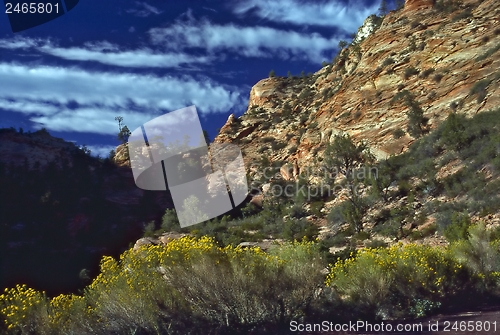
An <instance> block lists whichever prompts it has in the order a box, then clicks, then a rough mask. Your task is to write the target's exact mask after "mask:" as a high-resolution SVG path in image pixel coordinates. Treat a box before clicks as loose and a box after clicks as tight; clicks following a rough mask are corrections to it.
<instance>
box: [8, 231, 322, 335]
mask: <svg viewBox="0 0 500 335" xmlns="http://www.w3.org/2000/svg"><path fill="white" fill-rule="evenodd" d="M322 268H324V264H323V261H322V259H321V257H320V253H319V252H318V249H317V244H316V243H313V242H300V243H299V242H294V243H287V244H282V245H279V246H276V247H275V248H274V249H273V250H271V251H269V252H268V253H265V252H263V251H262V250H261V249H260V248H249V249H243V248H240V247H233V246H227V247H220V246H218V245H217V244H216V243H215V242H214V240H213V239H212V238H208V237H202V238H200V239H195V238H192V237H184V238H181V239H178V240H173V241H171V242H169V243H168V244H167V245H166V246H143V247H141V248H140V249H139V250H135V251H134V250H128V251H126V252H125V253H123V254H122V255H121V256H120V259H119V260H115V259H114V258H112V257H104V258H103V259H102V261H101V264H100V274H99V275H98V276H97V277H96V278H95V279H94V280H93V282H92V283H91V284H90V285H89V286H88V287H87V288H86V289H85V291H84V293H83V295H81V296H78V295H60V296H57V297H54V298H52V299H48V298H47V297H46V296H45V294H44V293H40V292H37V291H35V290H33V289H29V288H27V287H25V286H18V287H16V288H13V289H10V290H9V289H8V290H6V291H5V293H4V294H3V295H2V296H1V297H0V306H1V310H0V312H1V313H2V314H3V316H4V322H5V327H6V331H8V332H11V333H13V334H18V333H21V334H31V333H37V334H86V333H92V334H111V333H113V334H114V333H116V334H121V333H136V334H139V333H148V334H149V333H153V334H156V333H165V334H169V333H183V334H184V333H188V332H193V331H194V332H196V329H197V331H203V330H204V329H206V327H210V328H212V329H216V330H217V331H219V332H223V331H224V329H226V330H234V331H238V330H239V331H241V332H243V333H245V332H247V331H249V330H251V329H256V328H260V329H268V328H269V329H270V328H272V327H275V325H277V324H280V323H282V324H284V323H285V322H286V321H287V320H291V319H292V318H300V317H302V316H303V315H304V314H305V311H306V309H308V308H311V306H312V305H314V301H315V299H317V298H318V289H319V288H320V287H321V286H322V284H321V283H322V280H323V278H324V275H322V274H321V269H322ZM188 330H189V331H188Z"/></svg>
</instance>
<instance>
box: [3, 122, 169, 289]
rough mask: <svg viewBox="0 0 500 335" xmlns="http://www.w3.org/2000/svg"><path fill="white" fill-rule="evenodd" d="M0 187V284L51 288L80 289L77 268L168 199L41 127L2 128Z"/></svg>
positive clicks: (90, 268)
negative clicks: (22, 128)
mask: <svg viewBox="0 0 500 335" xmlns="http://www.w3.org/2000/svg"><path fill="white" fill-rule="evenodd" d="M0 185H1V188H0V254H1V259H0V261H1V262H0V274H1V276H0V286H2V287H5V286H8V285H13V284H15V283H18V282H24V283H28V284H30V285H32V286H34V287H38V288H41V289H44V290H46V291H47V292H50V293H51V294H56V293H60V292H68V291H72V290H75V289H77V288H80V287H83V284H84V283H83V282H82V280H81V278H80V277H81V276H80V277H79V275H80V274H82V273H87V274H93V273H94V272H95V271H96V270H97V266H98V261H99V259H100V258H101V257H102V256H103V255H104V254H114V255H117V254H119V253H120V252H122V251H123V250H125V249H126V248H127V247H128V245H129V243H131V242H132V241H134V240H135V239H137V238H138V237H140V236H141V234H142V231H143V227H144V225H145V224H146V223H147V222H149V221H151V220H159V219H160V218H161V215H162V214H163V212H164V210H165V208H167V207H168V206H170V205H171V204H170V197H169V194H166V193H165V192H163V193H162V194H159V193H153V192H145V191H142V190H140V189H138V188H137V187H136V186H135V183H134V180H133V176H132V173H131V171H130V169H129V168H121V167H119V166H117V165H116V164H114V163H113V162H111V161H110V160H109V159H97V158H95V157H92V156H90V153H89V151H88V150H87V149H86V148H85V147H83V148H79V147H77V146H75V145H74V144H73V143H69V142H66V141H64V140H62V139H59V138H55V137H53V136H51V135H50V134H49V133H48V132H47V131H45V130H40V131H37V132H33V133H28V132H26V133H24V132H18V131H16V130H15V129H13V128H11V129H0ZM82 270H83V271H84V272H82ZM87 276H88V275H87Z"/></svg>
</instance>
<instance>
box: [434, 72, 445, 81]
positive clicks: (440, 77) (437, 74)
mask: <svg viewBox="0 0 500 335" xmlns="http://www.w3.org/2000/svg"><path fill="white" fill-rule="evenodd" d="M432 79H433V80H434V81H435V82H436V83H440V82H441V79H443V75H442V74H441V73H436V74H435V75H434V77H433V78H432Z"/></svg>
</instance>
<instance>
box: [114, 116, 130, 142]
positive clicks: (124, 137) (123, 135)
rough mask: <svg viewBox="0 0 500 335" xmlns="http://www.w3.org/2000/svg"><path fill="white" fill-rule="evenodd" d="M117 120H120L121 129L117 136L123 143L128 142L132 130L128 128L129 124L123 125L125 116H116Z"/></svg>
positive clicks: (119, 127)
mask: <svg viewBox="0 0 500 335" xmlns="http://www.w3.org/2000/svg"><path fill="white" fill-rule="evenodd" d="M115 121H117V122H118V129H119V132H118V136H117V138H118V140H119V141H120V142H122V143H123V144H125V143H127V141H128V138H129V137H130V135H131V134H132V133H131V132H130V130H129V129H128V127H127V126H125V125H122V122H123V117H122V116H117V117H115Z"/></svg>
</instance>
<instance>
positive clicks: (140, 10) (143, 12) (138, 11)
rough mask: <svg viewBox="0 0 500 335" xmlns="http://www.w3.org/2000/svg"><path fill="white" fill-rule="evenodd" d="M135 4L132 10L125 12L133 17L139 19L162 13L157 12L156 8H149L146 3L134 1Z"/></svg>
mask: <svg viewBox="0 0 500 335" xmlns="http://www.w3.org/2000/svg"><path fill="white" fill-rule="evenodd" d="M135 4H136V8H132V9H129V10H127V13H131V14H134V15H136V16H139V17H148V16H150V15H151V14H154V15H159V14H161V13H163V11H161V10H159V9H158V8H156V7H154V6H151V5H150V4H148V3H146V2H140V1H136V2H135Z"/></svg>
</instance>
